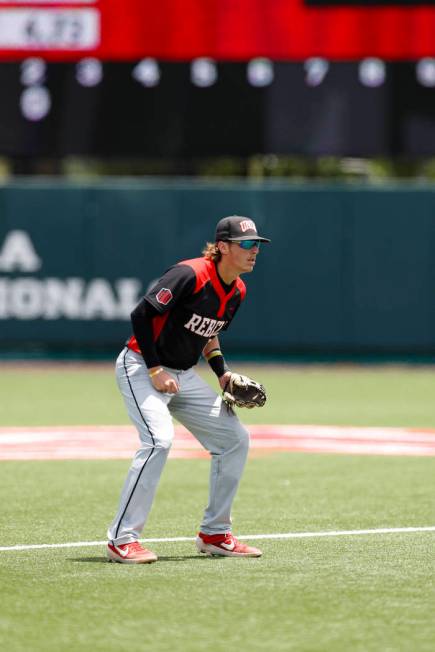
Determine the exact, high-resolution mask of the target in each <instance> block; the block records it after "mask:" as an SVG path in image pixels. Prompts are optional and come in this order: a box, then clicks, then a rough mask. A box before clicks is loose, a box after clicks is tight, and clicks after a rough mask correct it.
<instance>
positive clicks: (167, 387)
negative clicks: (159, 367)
mask: <svg viewBox="0 0 435 652" xmlns="http://www.w3.org/2000/svg"><path fill="white" fill-rule="evenodd" d="M151 382H152V384H153V387H154V389H156V390H157V391H158V392H162V393H163V394H176V393H177V392H178V391H179V389H180V387H179V385H178V383H177V381H176V380H175V378H174V377H173V376H171V374H168V372H167V371H165V370H163V371H161V372H160V373H158V374H156V375H155V376H152V378H151Z"/></svg>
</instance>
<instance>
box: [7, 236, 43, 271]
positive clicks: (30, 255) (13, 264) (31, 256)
mask: <svg viewBox="0 0 435 652" xmlns="http://www.w3.org/2000/svg"><path fill="white" fill-rule="evenodd" d="M41 265H42V262H41V259H40V258H39V256H38V255H37V253H36V251H35V248H34V246H33V244H32V241H31V239H30V237H29V235H28V234H27V233H26V232H25V231H18V230H17V231H10V232H9V233H8V234H7V236H6V238H5V241H4V242H3V247H2V248H1V251H0V271H2V272H14V271H20V272H36V270H38V269H39V268H40V267H41Z"/></svg>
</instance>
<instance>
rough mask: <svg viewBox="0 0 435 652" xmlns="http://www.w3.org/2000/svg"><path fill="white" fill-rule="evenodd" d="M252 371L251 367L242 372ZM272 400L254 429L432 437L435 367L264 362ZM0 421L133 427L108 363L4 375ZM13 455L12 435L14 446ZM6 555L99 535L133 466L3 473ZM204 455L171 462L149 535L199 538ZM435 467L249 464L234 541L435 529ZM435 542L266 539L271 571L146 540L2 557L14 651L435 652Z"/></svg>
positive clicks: (342, 459)
mask: <svg viewBox="0 0 435 652" xmlns="http://www.w3.org/2000/svg"><path fill="white" fill-rule="evenodd" d="M244 371H249V372H251V371H252V373H254V370H251V369H248V367H245V368H244ZM255 376H256V377H258V378H259V379H261V380H263V381H264V383H265V384H266V386H267V387H268V389H269V392H270V401H269V402H268V404H267V406H266V407H265V408H264V409H263V410H262V411H260V410H258V411H256V412H255V411H246V421H247V422H253V421H254V420H256V421H258V422H263V423H330V424H352V425H394V426H418V427H434V426H435V415H434V410H433V407H432V405H433V396H434V390H435V373H434V371H433V370H431V369H417V368H414V369H405V368H403V369H401V368H388V369H387V368H385V369H383V368H379V369H377V368H361V369H358V368H334V367H331V368H326V367H325V368H320V367H318V368H289V369H286V368H284V367H283V368H269V369H268V368H259V369H257V370H255ZM0 391H1V396H2V401H1V412H0V426H4V425H28V426H31V425H38V424H39V425H50V424H52V425H55V424H87V423H88V424H95V423H106V424H117V423H126V422H127V421H126V417H125V414H124V409H123V406H122V402H121V399H120V398H119V397H118V394H117V390H116V386H115V383H114V379H113V373H112V370H111V369H106V368H101V369H95V368H93V369H86V370H85V371H83V370H82V371H80V370H78V369H76V370H75V369H68V368H65V369H60V370H59V369H57V370H56V369H54V370H53V369H46V370H43V371H40V370H38V369H34V370H33V371H30V370H28V369H27V368H26V369H9V368H7V369H4V370H2V373H1V374H0ZM0 445H1V440H0ZM0 465H1V473H0V490H1V496H2V510H1V512H0V532H1V542H0V546H14V545H26V544H44V543H52V544H56V543H66V542H80V541H102V540H104V538H105V530H106V527H107V524H108V522H109V521H110V520H111V519H112V517H113V514H114V510H115V508H116V504H117V500H118V496H119V491H120V488H121V485H122V482H123V479H124V476H125V473H126V470H127V468H128V465H129V463H128V461H126V460H124V461H81V462H78V461H64V462H60V461H56V462H54V461H51V462H1V463H0ZM207 482H208V462H207V460H170V461H169V462H168V464H167V466H166V469H165V471H164V474H163V477H162V482H161V485H160V487H159V491H158V495H157V499H156V502H155V505H154V507H153V511H152V514H151V518H150V521H149V524H148V526H147V529H146V532H145V533H144V536H146V537H153V538H165V537H178V536H180V537H193V536H194V535H195V532H196V528H197V526H198V523H199V521H200V518H201V514H202V510H203V507H204V505H205V504H206V500H207ZM434 495H435V458H431V457H427V458H418V457H381V456H362V457H359V456H344V455H314V454H313V455H308V454H296V453H295V454H293V453H283V454H279V455H273V456H268V457H263V458H254V459H251V460H250V461H249V463H248V466H247V470H246V473H245V476H244V478H243V482H242V485H241V488H240V491H239V493H238V496H237V498H236V501H235V505H234V512H233V521H234V531H235V533H236V534H241V535H249V534H274V533H286V532H319V533H320V532H324V531H331V530H335V531H340V530H359V529H372V528H373V529H378V528H401V527H410V526H415V527H419V526H433V525H435V501H434ZM434 542H435V533H434V532H433V531H432V532H414V533H411V532H408V533H389V534H360V535H353V536H351V535H347V536H337V537H313V538H300V539H264V540H258V541H256V542H255V544H256V545H258V546H259V547H261V548H262V549H263V551H264V555H263V557H262V558H261V559H231V558H230V559H209V558H204V557H200V556H198V555H197V554H196V550H195V548H194V543H193V541H192V542H191V541H185V542H177V543H168V542H166V543H165V542H159V543H154V544H149V547H151V548H152V549H153V550H155V551H156V552H157V553H158V554H159V556H160V561H159V562H158V563H156V564H152V565H149V566H148V565H147V566H136V567H135V566H131V567H130V566H121V565H118V564H109V563H107V562H106V560H105V556H104V553H105V551H104V545H101V546H89V547H86V546H82V547H75V548H53V549H47V548H45V549H37V550H24V551H18V550H14V551H0V587H1V597H2V609H1V613H0V645H1V649H2V650H7V651H8V652H21V651H23V652H24V651H26V652H42V651H48V652H51V651H53V652H54V651H56V652H57V651H66V652H70V651H71V652H76V651H77V652H79V651H80V652H81V651H85V652H87V651H88V650H89V651H91V650H98V651H99V650H101V651H103V650H104V651H105V652H112V651H113V652H115V651H119V650H131V651H136V650H140V651H142V650H146V651H148V650H150V651H156V652H160V651H161V652H163V651H169V650H171V651H172V650H174V649H175V650H181V651H182V652H190V651H192V652H197V651H198V652H199V651H203V650H208V649H213V650H215V651H216V652H224V650H225V652H227V651H228V650H230V649H237V650H241V651H243V652H244V651H245V650H246V651H248V650H253V651H260V650H270V651H272V652H274V651H287V650H291V651H295V652H299V651H301V652H317V651H318V652H324V651H328V652H329V651H330V650H331V651H340V652H341V651H343V652H348V651H358V652H365V651H370V652H396V651H403V652H408V651H416V652H426V651H427V652H432V651H433V649H434V640H435V619H434V617H433V613H434V606H435V582H434V580H435V564H434Z"/></svg>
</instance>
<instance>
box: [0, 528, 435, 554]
mask: <svg viewBox="0 0 435 652" xmlns="http://www.w3.org/2000/svg"><path fill="white" fill-rule="evenodd" d="M408 532H435V525H430V526H428V527H392V528H378V529H374V530H330V531H327V532H285V533H282V534H244V535H241V536H239V535H237V538H238V539H257V540H261V539H264V540H265V539H309V538H316V537H348V536H357V535H361V534H399V533H403V534H405V533H408ZM140 541H142V542H143V543H179V542H183V541H195V537H166V538H164V539H140ZM106 544H107V541H75V542H71V543H41V544H34V545H28V546H26V545H23V546H0V552H6V551H8V550H9V551H10V550H17V551H18V550H40V549H45V548H87V547H91V546H104V545H106Z"/></svg>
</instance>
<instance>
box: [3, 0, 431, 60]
mask: <svg viewBox="0 0 435 652" xmlns="http://www.w3.org/2000/svg"><path fill="white" fill-rule="evenodd" d="M33 55H38V56H43V57H44V58H45V59H47V60H76V59H80V58H82V57H84V56H95V57H98V58H100V59H104V60H112V61H113V60H135V59H142V58H144V57H155V58H158V59H162V60H163V59H166V60H190V59H192V58H195V57H202V56H208V57H212V58H214V59H218V60H238V61H243V60H248V59H251V58H253V57H260V56H262V57H269V58H271V59H276V60H304V59H306V58H308V57H312V56H323V57H326V58H328V59H334V60H355V59H360V58H363V57H368V56H372V57H373V56H375V57H380V58H383V59H390V60H398V59H419V58H422V57H428V56H435V8H434V7H430V6H427V5H426V6H421V5H420V6H414V7H411V6H403V5H402V6H397V7H393V6H391V5H389V6H382V7H378V6H376V7H374V6H372V7H365V8H361V7H352V6H347V7H318V6H309V5H307V4H306V3H305V2H304V0H63V1H62V0H45V1H43V0H29V1H26V0H15V1H7V0H0V58H1V59H2V60H13V59H15V60H16V59H21V58H23V57H28V56H33Z"/></svg>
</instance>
